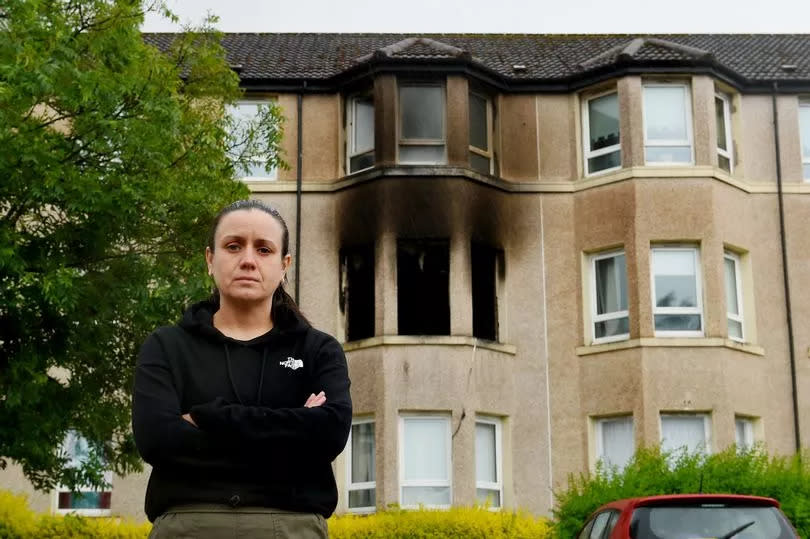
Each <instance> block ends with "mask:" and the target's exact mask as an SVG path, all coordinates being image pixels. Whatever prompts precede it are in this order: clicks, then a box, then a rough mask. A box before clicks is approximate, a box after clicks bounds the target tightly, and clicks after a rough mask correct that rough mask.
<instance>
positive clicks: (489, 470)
mask: <svg viewBox="0 0 810 539" xmlns="http://www.w3.org/2000/svg"><path fill="white" fill-rule="evenodd" d="M495 435H496V430H495V425H491V424H489V423H476V424H475V480H476V481H486V482H488V483H497V482H498V464H497V460H496V459H497V455H496V454H495Z"/></svg>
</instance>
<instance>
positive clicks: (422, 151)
mask: <svg viewBox="0 0 810 539" xmlns="http://www.w3.org/2000/svg"><path fill="white" fill-rule="evenodd" d="M444 109H445V106H444V87H443V86H442V85H440V84H418V83H403V84H400V86H399V162H400V163H404V164H415V165H441V164H444V163H446V162H447V152H446V147H445V118H444V116H445V114H444Z"/></svg>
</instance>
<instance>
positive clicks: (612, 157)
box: [588, 150, 622, 174]
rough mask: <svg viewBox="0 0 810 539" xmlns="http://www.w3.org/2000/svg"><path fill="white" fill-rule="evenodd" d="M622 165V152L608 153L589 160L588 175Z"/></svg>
mask: <svg viewBox="0 0 810 539" xmlns="http://www.w3.org/2000/svg"><path fill="white" fill-rule="evenodd" d="M621 165H622V152H621V150H616V151H615V152H610V153H606V154H605V155H600V156H598V157H591V158H590V159H588V174H593V173H594V172H599V171H600V170H607V169H609V168H616V167H620V166H621Z"/></svg>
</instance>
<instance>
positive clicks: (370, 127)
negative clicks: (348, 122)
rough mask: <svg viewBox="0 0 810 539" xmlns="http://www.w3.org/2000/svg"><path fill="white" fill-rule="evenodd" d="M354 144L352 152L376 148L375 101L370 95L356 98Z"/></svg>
mask: <svg viewBox="0 0 810 539" xmlns="http://www.w3.org/2000/svg"><path fill="white" fill-rule="evenodd" d="M353 142H354V146H353V148H352V153H360V152H365V151H368V150H371V149H373V148H374V102H373V101H372V100H371V98H368V97H358V98H355V100H354V141H353Z"/></svg>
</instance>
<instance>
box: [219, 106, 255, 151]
mask: <svg viewBox="0 0 810 539" xmlns="http://www.w3.org/2000/svg"><path fill="white" fill-rule="evenodd" d="M226 113H227V114H228V115H229V116H230V117H231V118H232V119H233V125H232V128H231V129H232V131H231V135H232V136H233V138H234V141H233V147H232V148H231V150H230V154H231V155H232V156H233V157H238V156H239V155H240V154H241V153H242V152H243V151H244V149H245V136H246V132H247V127H248V123H250V122H252V121H254V120H255V119H256V116H257V115H258V114H259V105H258V103H249V102H237V103H235V104H234V105H230V106H228V107H227V108H226Z"/></svg>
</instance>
